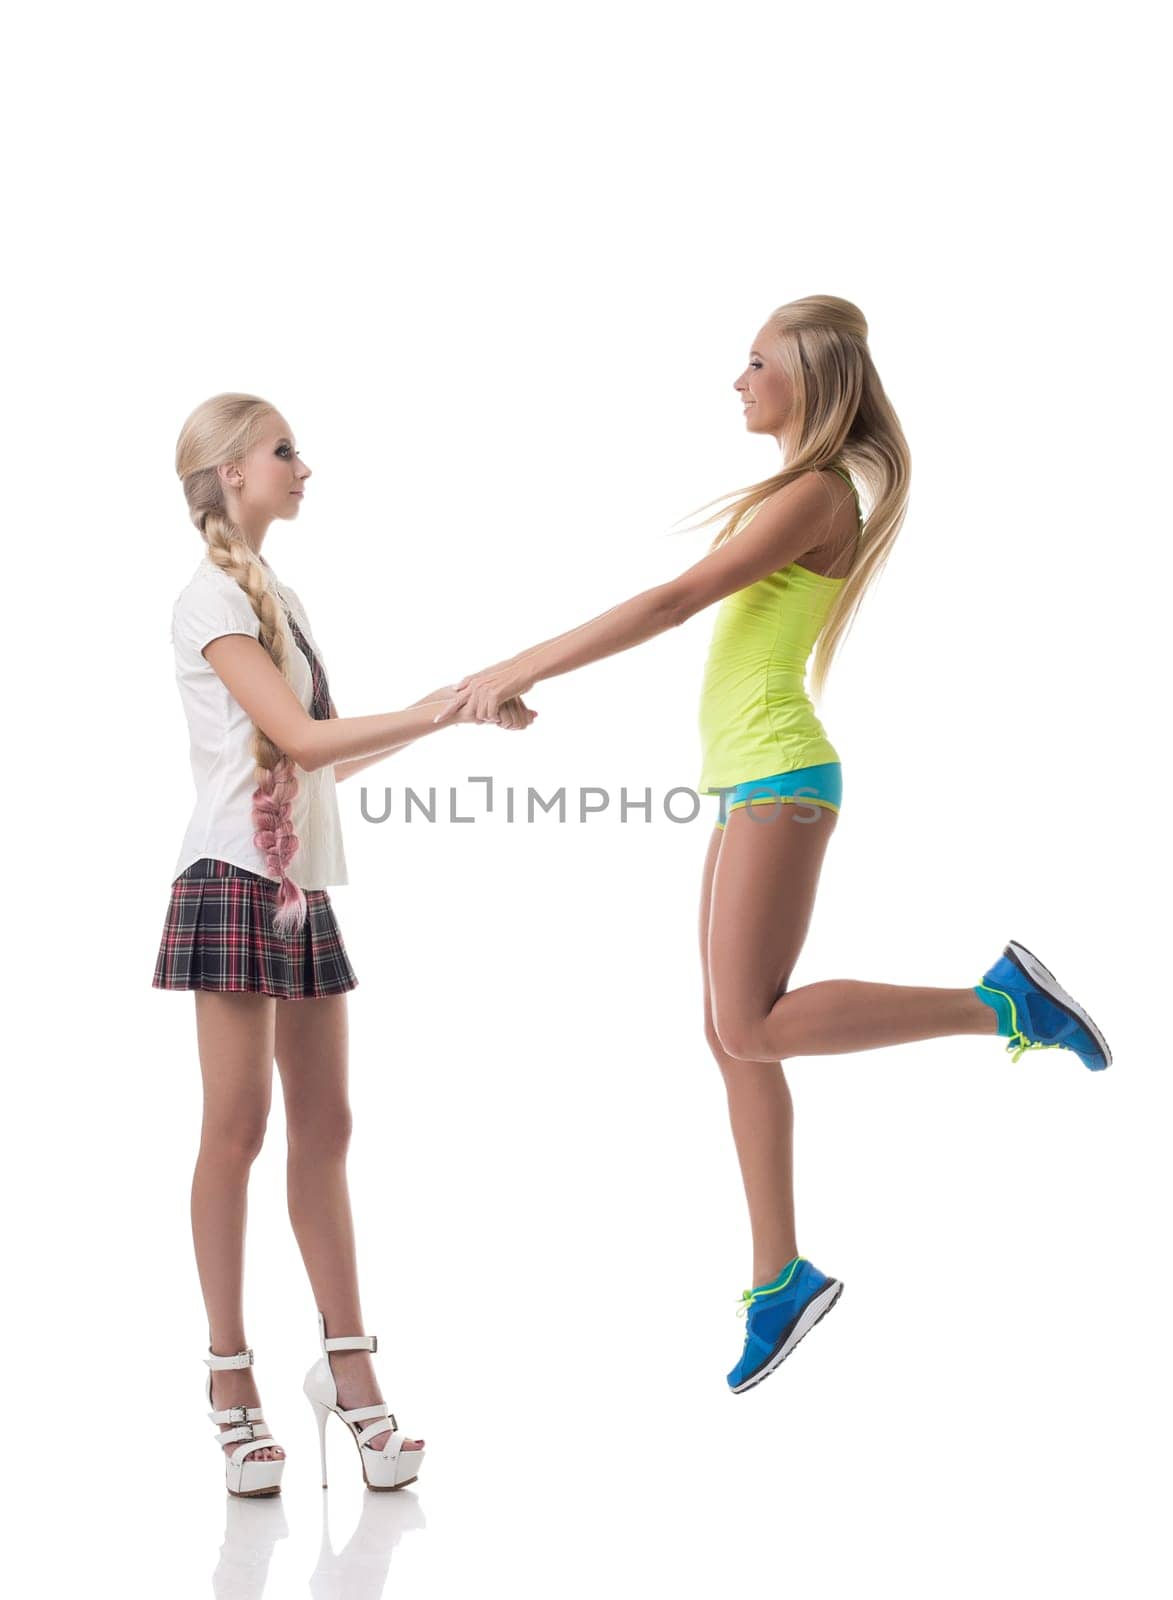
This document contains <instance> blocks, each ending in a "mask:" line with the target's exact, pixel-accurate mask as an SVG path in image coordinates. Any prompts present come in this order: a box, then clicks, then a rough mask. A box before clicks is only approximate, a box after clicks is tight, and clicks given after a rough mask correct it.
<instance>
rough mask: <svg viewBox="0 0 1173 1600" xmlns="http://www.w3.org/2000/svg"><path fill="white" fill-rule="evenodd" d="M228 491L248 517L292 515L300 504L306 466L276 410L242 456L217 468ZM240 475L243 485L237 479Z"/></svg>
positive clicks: (306, 472) (268, 517) (307, 475)
mask: <svg viewBox="0 0 1173 1600" xmlns="http://www.w3.org/2000/svg"><path fill="white" fill-rule="evenodd" d="M221 474H222V476H224V477H226V480H227V489H228V492H230V493H231V492H235V494H236V496H237V499H238V504H239V507H240V510H241V512H242V513H243V515H244V517H245V518H246V519H248V520H250V521H251V520H252V519H254V518H256V519H257V520H265V519H272V518H275V517H281V518H284V519H285V520H286V521H288V520H289V519H290V518H291V517H296V516H297V513H298V511H299V510H300V508H301V501H302V495H303V493H304V490H305V480H306V479H307V478H308V477H309V476H310V469H309V467H307V466H306V464H305V462H304V461H303V460H302V459H301V456H300V455H299V454H298V451H297V440H296V439H295V438H294V435H293V429H292V428H291V427H290V426H289V424H288V422H286V420H285V418H284V417H283V416H281V415H280V413H275V414H274V415H273V416H271V417H269V418H268V419H267V420H266V422H265V423H264V425H263V428H262V431H261V436H260V438H259V439H258V440H257V442H256V443H255V444H254V445H253V447H252V449H251V450H250V451H249V452H248V454H247V455H246V456H245V457H244V460H243V461H241V462H239V463H238V464H237V465H236V466H233V467H230V468H221ZM238 477H239V478H241V479H243V486H241V485H239V484H238V483H237V479H238Z"/></svg>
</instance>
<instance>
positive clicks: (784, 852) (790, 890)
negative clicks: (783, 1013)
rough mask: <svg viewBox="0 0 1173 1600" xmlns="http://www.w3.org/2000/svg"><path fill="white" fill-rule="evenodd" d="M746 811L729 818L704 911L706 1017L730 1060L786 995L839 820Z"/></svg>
mask: <svg viewBox="0 0 1173 1600" xmlns="http://www.w3.org/2000/svg"><path fill="white" fill-rule="evenodd" d="M750 809H751V808H750V807H749V806H745V807H742V808H741V809H739V810H737V811H731V812H730V813H729V818H728V821H727V822H726V825H725V829H724V837H723V838H722V840H721V843H720V846H719V849H718V851H717V853H716V860H715V863H714V868H713V877H712V888H711V897H710V906H709V931H708V949H707V964H708V981H709V989H710V1005H711V1010H712V1018H713V1024H714V1027H715V1030H716V1034H717V1037H718V1039H719V1040H720V1042H721V1045H722V1047H723V1048H724V1049H725V1050H726V1051H728V1053H729V1054H730V1055H733V1056H740V1055H742V1054H752V1052H753V1049H754V1048H755V1046H756V1042H757V1039H756V1033H757V1030H758V1029H760V1027H761V1024H762V1023H763V1022H764V1020H765V1018H766V1017H768V1016H769V1014H770V1012H771V1010H772V1009H773V1007H774V1005H775V1003H776V1002H777V1000H778V998H779V996H780V995H782V994H785V992H786V988H787V986H788V984H789V982H790V975H791V973H792V971H793V970H794V965H795V963H796V962H797V960H798V956H799V953H800V952H801V950H802V946H803V944H804V942H805V940H806V935H807V930H808V929H809V927H810V921H811V914H812V912H813V910H814V902H815V893H816V890H817V889H818V883H819V875H820V873H821V871H822V866H823V859H824V857H825V855H826V851H827V845H828V844H829V843H830V839H831V835H832V833H833V832H834V831H835V825H836V823H837V822H838V820H839V819H838V815H837V813H836V812H834V811H831V810H830V809H829V808H827V807H825V806H813V805H810V804H783V805H781V806H780V807H776V806H763V807H760V808H758V810H759V816H758V817H755V816H751V815H750Z"/></svg>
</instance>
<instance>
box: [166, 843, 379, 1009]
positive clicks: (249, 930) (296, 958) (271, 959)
mask: <svg viewBox="0 0 1173 1600" xmlns="http://www.w3.org/2000/svg"><path fill="white" fill-rule="evenodd" d="M278 887H279V886H278V884H277V883H275V882H274V881H273V880H272V879H270V878H263V877H261V875H260V874H259V873H256V872H247V871H246V870H245V869H244V868H243V867H236V866H233V865H232V863H231V862H229V861H217V860H213V859H212V858H210V857H207V856H205V857H204V858H203V859H202V860H200V861H196V862H193V863H192V865H191V866H190V867H188V869H187V871H186V872H183V873H181V874H180V876H179V877H178V878H176V880H175V882H174V883H173V884H172V885H171V901H170V904H169V905H168V907H167V916H166V920H165V921H164V924H163V937H162V940H161V941H160V944H159V954H158V958H157V959H156V961H155V976H154V978H153V979H152V987H153V988H155V989H229V990H236V991H244V992H251V993H254V994H271V995H275V996H276V997H277V999H279V1000H313V999H318V998H319V997H320V996H322V995H326V994H341V993H343V992H344V991H345V990H347V989H353V988H354V987H355V986H356V985H357V983H358V979H357V978H356V977H355V975H354V969H353V968H352V967H351V965H350V961H349V959H348V958H347V954H346V949H345V946H344V945H343V943H342V934H341V932H340V930H339V927H338V923H337V922H336V920H335V918H334V910H333V907H332V906H331V904H330V896H329V895H328V894H327V893H326V891H325V889H305V890H303V891H302V892H303V893H304V895H305V899H306V918H305V922H304V923H303V925H302V927H301V929H300V930H299V931H298V932H297V933H295V934H293V935H292V937H290V938H288V939H283V938H281V936H280V935H279V934H277V933H275V932H274V931H273V912H274V909H275V905H276V900H277V890H278Z"/></svg>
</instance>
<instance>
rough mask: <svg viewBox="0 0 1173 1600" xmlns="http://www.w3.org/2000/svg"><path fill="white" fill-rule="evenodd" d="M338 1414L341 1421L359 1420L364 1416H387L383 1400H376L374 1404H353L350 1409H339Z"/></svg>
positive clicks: (385, 1403) (388, 1413)
mask: <svg viewBox="0 0 1173 1600" xmlns="http://www.w3.org/2000/svg"><path fill="white" fill-rule="evenodd" d="M338 1415H339V1416H340V1417H341V1418H342V1420H343V1422H361V1421H362V1419H363V1418H364V1417H389V1416H390V1415H391V1413H390V1412H389V1411H388V1410H387V1402H386V1401H385V1400H380V1401H378V1402H377V1403H376V1404H375V1405H370V1406H355V1407H354V1409H353V1410H352V1411H340V1412H339V1413H338Z"/></svg>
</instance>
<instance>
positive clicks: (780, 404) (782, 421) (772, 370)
mask: <svg viewBox="0 0 1173 1600" xmlns="http://www.w3.org/2000/svg"><path fill="white" fill-rule="evenodd" d="M733 387H734V388H735V389H736V390H737V392H738V394H739V395H740V396H741V400H742V405H743V407H744V409H745V426H746V431H747V432H749V433H772V434H774V435H775V436H778V435H780V434H781V432H782V429H783V428H784V427H785V425H786V420H787V418H788V417H789V415H790V407H791V402H792V400H793V394H794V391H793V387H792V385H791V382H790V379H789V378H788V377H787V375H786V373H785V371H784V370H783V367H782V356H781V353H780V351H779V349H778V338H777V335H776V334H774V333H773V332H771V330H770V329H769V328H760V329H759V330H758V332H757V334H756V335H755V336H754V341H753V346H752V348H751V350H750V353H749V362H748V364H747V366H746V368H745V371H744V372H743V373H742V374H741V376H740V377H739V378H737V380H736V381H735V382H734V385H733Z"/></svg>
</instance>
